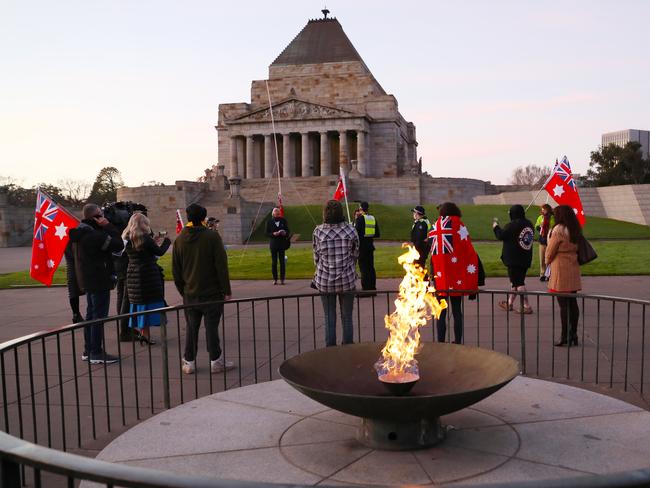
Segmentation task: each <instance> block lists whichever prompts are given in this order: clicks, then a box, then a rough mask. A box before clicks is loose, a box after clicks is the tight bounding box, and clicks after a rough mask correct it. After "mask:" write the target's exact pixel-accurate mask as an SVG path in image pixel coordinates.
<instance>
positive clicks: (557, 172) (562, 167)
mask: <svg viewBox="0 0 650 488" xmlns="http://www.w3.org/2000/svg"><path fill="white" fill-rule="evenodd" d="M544 189H545V190H546V191H547V192H548V194H549V195H550V196H551V198H553V200H555V201H556V202H557V204H558V205H568V206H569V207H571V208H572V209H573V211H574V212H575V214H576V217H577V218H578V222H580V225H581V226H583V227H584V225H585V212H584V211H583V210H582V201H581V200H580V195H578V187H577V186H576V182H575V181H574V180H573V175H572V174H571V166H570V165H569V160H568V159H567V157H566V156H564V157H563V158H562V161H560V162H559V163H558V162H557V161H556V162H555V168H553V173H552V174H551V177H550V178H549V180H548V181H547V182H546V185H544Z"/></svg>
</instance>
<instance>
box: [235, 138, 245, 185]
mask: <svg viewBox="0 0 650 488" xmlns="http://www.w3.org/2000/svg"><path fill="white" fill-rule="evenodd" d="M245 174H246V162H245V161H244V138H243V137H238V138H237V176H239V177H241V178H244V177H245V176H244V175H245Z"/></svg>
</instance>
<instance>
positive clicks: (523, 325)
mask: <svg viewBox="0 0 650 488" xmlns="http://www.w3.org/2000/svg"><path fill="white" fill-rule="evenodd" d="M519 299H520V303H519V305H520V307H521V308H520V310H521V314H520V315H521V317H520V319H519V324H520V328H521V337H520V340H521V372H522V373H523V374H526V314H525V313H524V294H523V293H522V294H521V295H520V296H519Z"/></svg>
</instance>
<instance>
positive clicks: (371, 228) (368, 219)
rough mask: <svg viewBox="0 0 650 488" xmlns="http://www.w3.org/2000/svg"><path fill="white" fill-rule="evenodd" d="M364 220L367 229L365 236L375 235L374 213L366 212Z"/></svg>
mask: <svg viewBox="0 0 650 488" xmlns="http://www.w3.org/2000/svg"><path fill="white" fill-rule="evenodd" d="M363 221H364V222H365V224H366V226H365V231H364V233H363V237H375V227H376V220H375V218H374V217H373V216H372V215H367V214H364V216H363Z"/></svg>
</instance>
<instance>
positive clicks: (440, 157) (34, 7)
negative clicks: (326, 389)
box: [0, 0, 650, 186]
mask: <svg viewBox="0 0 650 488" xmlns="http://www.w3.org/2000/svg"><path fill="white" fill-rule="evenodd" d="M326 3H327V7H328V8H329V9H330V10H331V12H332V15H333V16H335V17H337V18H338V20H339V21H340V22H341V24H342V26H343V29H344V30H345V32H346V34H347V35H348V37H349V38H350V40H351V41H352V43H353V44H354V45H355V47H356V49H357V51H358V52H359V54H360V55H361V57H362V58H363V59H364V61H365V62H366V64H367V65H368V67H369V68H370V70H371V71H372V72H373V74H374V76H375V78H376V79H377V80H378V81H379V83H381V85H382V86H383V87H384V89H385V90H386V91H387V92H388V93H391V94H393V95H395V97H396V98H397V100H398V102H399V107H400V111H401V113H402V114H403V115H404V117H405V118H406V120H409V121H412V122H414V123H415V125H416V128H417V138H418V143H419V147H418V156H422V158H423V163H424V170H426V171H428V172H429V173H430V174H431V175H433V176H445V177H454V176H455V177H468V178H479V179H484V180H491V181H492V182H493V183H500V184H501V183H506V182H507V180H508V179H509V177H510V175H511V173H512V170H513V169H514V168H516V167H517V166H521V165H525V164H530V163H534V164H538V165H550V164H551V163H552V162H554V161H555V158H556V157H561V156H562V155H565V154H566V155H567V156H568V157H569V160H570V161H571V162H572V165H573V168H574V171H575V172H581V173H583V172H585V171H586V170H587V168H588V161H589V153H590V151H592V150H595V149H596V148H597V147H598V145H599V144H600V136H601V134H602V133H604V132H609V131H613V130H619V129H629V128H633V129H650V120H649V117H650V29H649V28H648V25H650V1H643V0H639V1H623V0H621V1H568V0H564V1H533V0H530V1H522V0H514V1H499V0H490V1H487V0H485V1H451V0H449V1H446V2H441V1H421V2H416V1H402V2H395V1H386V0H373V1H365V0H364V1H360V0H355V1H349V0H348V1H343V0H329V1H327V2H326ZM321 8H323V2H316V1H312V0H300V1H298V0H296V1H288V0H287V1H282V0H275V1H273V2H268V1H251V0H249V1H241V2H218V1H216V0H213V1H202V0H201V1H199V0H196V1H194V0H192V1H189V0H188V1H185V2H179V1H167V0H155V1H153V0H151V1H149V0H147V1H138V0H108V1H106V0H104V1H99V0H62V1H60V2H53V1H49V0H48V1H31V0H4V1H3V2H2V9H1V13H0V176H2V177H11V178H13V179H14V180H17V181H18V182H19V183H21V184H23V185H27V186H29V185H33V184H36V183H39V182H44V183H56V182H57V180H60V179H64V178H73V179H81V180H87V181H89V182H92V181H93V180H94V178H95V176H96V175H97V172H98V171H99V169H101V168H102V167H103V166H108V165H111V166H116V167H117V168H118V169H119V170H120V171H121V172H122V175H123V176H124V179H125V182H126V183H127V185H130V186H135V185H139V184H141V183H142V182H145V181H150V180H157V181H162V182H164V183H168V184H171V183H173V182H174V181H176V180H184V179H185V180H196V178H198V177H199V176H201V175H202V174H203V170H204V169H205V168H207V167H209V166H211V165H213V164H216V163H217V132H216V130H215V129H214V126H215V125H216V123H217V106H218V105H219V104H220V103H230V102H250V83H251V81H252V80H254V79H256V80H257V79H266V78H267V77H268V65H269V64H270V63H271V62H272V61H273V60H274V59H275V57H276V56H277V55H278V54H279V53H280V52H281V51H282V50H283V49H284V48H285V46H286V45H287V44H288V43H289V42H290V41H291V40H292V39H293V38H294V37H295V35H296V34H297V33H298V32H299V31H300V30H301V29H302V27H303V26H304V25H305V23H306V22H307V20H308V19H309V18H318V17H321V13H320V9H321ZM224 163H225V161H224Z"/></svg>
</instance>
